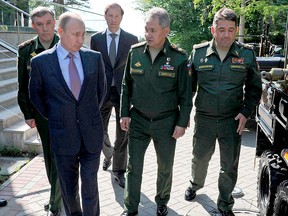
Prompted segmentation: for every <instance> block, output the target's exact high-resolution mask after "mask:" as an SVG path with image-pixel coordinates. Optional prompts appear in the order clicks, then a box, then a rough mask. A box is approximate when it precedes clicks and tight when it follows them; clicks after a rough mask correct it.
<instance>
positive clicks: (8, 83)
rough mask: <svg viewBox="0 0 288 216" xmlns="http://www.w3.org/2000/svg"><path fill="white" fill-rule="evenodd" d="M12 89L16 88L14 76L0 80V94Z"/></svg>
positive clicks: (16, 81) (16, 83) (16, 82)
mask: <svg viewBox="0 0 288 216" xmlns="http://www.w3.org/2000/svg"><path fill="white" fill-rule="evenodd" d="M14 90H18V80H17V78H16V77H15V78H10V79H5V80H0V94H4V93H7V92H9V91H14Z"/></svg>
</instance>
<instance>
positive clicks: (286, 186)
mask: <svg viewBox="0 0 288 216" xmlns="http://www.w3.org/2000/svg"><path fill="white" fill-rule="evenodd" d="M282 215H283V216H284V215H288V180H286V181H284V182H282V183H281V184H280V185H279V186H278V188H277V193H276V197H275V201H274V213H273V216H282Z"/></svg>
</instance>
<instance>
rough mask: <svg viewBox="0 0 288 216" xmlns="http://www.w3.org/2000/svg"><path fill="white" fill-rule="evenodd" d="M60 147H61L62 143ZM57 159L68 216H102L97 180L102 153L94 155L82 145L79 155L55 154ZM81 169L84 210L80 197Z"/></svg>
mask: <svg viewBox="0 0 288 216" xmlns="http://www.w3.org/2000/svg"><path fill="white" fill-rule="evenodd" d="M59 145H61V143H60V144H59ZM55 159H56V167H57V170H58V175H59V180H60V185H61V192H62V198H63V203H64V207H65V212H66V215H67V216H98V215H100V206H99V192H98V180H97V172H98V169H99V161H100V152H99V153H94V154H92V153H89V152H88V151H87V150H86V148H85V146H84V144H83V143H82V145H81V149H80V152H79V153H78V154H76V155H71V156H70V155H57V154H55ZM79 165H80V166H79ZM79 167H80V178H81V198H82V208H81V204H80V197H79V182H78V181H79ZM82 209H83V210H82Z"/></svg>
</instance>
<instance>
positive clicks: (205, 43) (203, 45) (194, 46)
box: [193, 41, 209, 49]
mask: <svg viewBox="0 0 288 216" xmlns="http://www.w3.org/2000/svg"><path fill="white" fill-rule="evenodd" d="M208 45H209V41H206V42H204V43H200V44H194V45H193V49H199V48H202V47H206V46H208Z"/></svg>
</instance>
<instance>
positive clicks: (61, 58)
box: [29, 12, 106, 216]
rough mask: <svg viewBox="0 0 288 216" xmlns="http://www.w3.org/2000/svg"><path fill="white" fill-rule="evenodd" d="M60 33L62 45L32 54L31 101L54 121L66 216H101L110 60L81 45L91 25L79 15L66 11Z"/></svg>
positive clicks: (50, 124)
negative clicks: (103, 115) (103, 114)
mask: <svg viewBox="0 0 288 216" xmlns="http://www.w3.org/2000/svg"><path fill="white" fill-rule="evenodd" d="M58 34H59V37H60V42H59V43H58V44H57V45H56V46H54V47H53V48H52V49H49V50H47V51H44V52H42V53H41V54H39V55H37V56H36V57H34V58H32V61H31V77H30V83H29V89H30V99H31V102H32V103H33V104H34V106H35V107H36V108H37V110H38V111H39V112H40V113H41V114H42V115H43V116H44V117H45V118H47V119H48V127H49V132H50V138H51V149H52V151H53V153H54V155H55V160H56V168H57V171H58V176H59V180H60V186H61V192H62V197H63V203H64V207H65V212H66V215H67V216H72V215H73V216H74V215H82V216H95V215H99V214H100V207H99V193H98V183H97V172H98V168H99V162H100V153H101V150H102V145H103V123H102V118H101V114H100V107H101V105H102V103H103V101H104V97H105V93H106V78H105V71H104V70H105V69H104V63H103V60H102V57H101V54H100V53H98V52H95V51H91V50H87V49H84V48H81V47H82V45H83V42H84V35H85V24H84V22H83V20H82V19H81V17H80V16H79V15H77V14H75V13H72V12H67V13H64V14H62V15H61V16H60V17H59V26H58ZM79 167H80V177H81V182H82V187H81V195H82V197H81V198H82V208H81V204H80V196H79V192H78V190H79V183H78V179H79Z"/></svg>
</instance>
